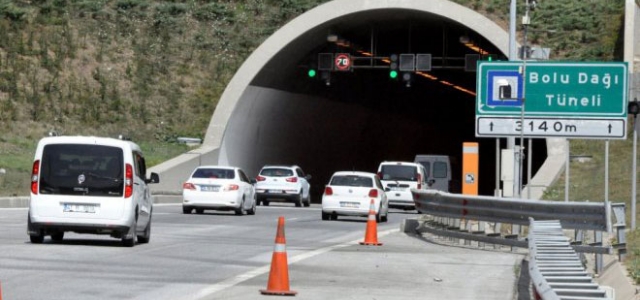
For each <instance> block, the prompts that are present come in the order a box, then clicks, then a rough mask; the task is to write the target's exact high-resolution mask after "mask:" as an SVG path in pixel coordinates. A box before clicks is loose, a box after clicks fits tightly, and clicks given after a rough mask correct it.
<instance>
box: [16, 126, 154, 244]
mask: <svg viewBox="0 0 640 300" xmlns="http://www.w3.org/2000/svg"><path fill="white" fill-rule="evenodd" d="M145 174H146V165H145V160H144V157H143V155H142V151H141V150H140V147H139V146H138V145H136V144H135V143H133V142H131V141H128V140H125V139H114V138H102V137H88V136H51V137H45V138H43V139H41V140H40V142H39V143H38V147H37V149H36V154H35V158H34V161H33V169H32V173H31V198H30V200H29V213H28V218H27V233H28V234H29V238H30V240H31V242H32V243H35V244H40V243H42V242H43V241H44V237H45V236H47V235H49V236H51V239H52V240H53V241H61V240H62V239H63V237H64V233H65V232H68V231H71V232H76V233H90V234H108V235H110V236H111V237H114V238H118V239H122V244H123V245H124V246H127V247H132V246H133V245H134V244H135V242H136V238H137V241H138V242H139V243H148V242H149V239H150V238H151V212H152V210H153V199H152V198H151V195H150V192H149V188H148V186H147V184H148V183H158V182H159V181H160V179H159V176H158V174H156V173H151V178H146V177H145Z"/></svg>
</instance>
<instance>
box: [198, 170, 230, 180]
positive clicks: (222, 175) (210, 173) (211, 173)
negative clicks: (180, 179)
mask: <svg viewBox="0 0 640 300" xmlns="http://www.w3.org/2000/svg"><path fill="white" fill-rule="evenodd" d="M191 177H192V178H218V179H234V178H235V172H234V171H233V170H231V169H214V168H199V169H197V170H196V171H195V172H194V173H193V176H191Z"/></svg>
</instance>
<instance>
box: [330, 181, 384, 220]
mask: <svg viewBox="0 0 640 300" xmlns="http://www.w3.org/2000/svg"><path fill="white" fill-rule="evenodd" d="M372 199H373V203H374V207H373V208H374V211H375V213H376V221H377V222H380V221H382V222H386V221H387V217H388V215H389V201H388V200H387V195H386V194H385V192H384V189H383V188H382V184H381V183H380V179H379V178H378V175H376V174H374V173H367V172H357V171H341V172H336V173H334V174H333V176H331V180H330V181H329V184H328V185H327V186H326V187H325V188H324V194H323V195H322V220H325V221H326V220H329V219H333V220H337V219H338V216H339V215H341V216H361V217H367V216H368V215H369V209H370V207H371V200H372Z"/></svg>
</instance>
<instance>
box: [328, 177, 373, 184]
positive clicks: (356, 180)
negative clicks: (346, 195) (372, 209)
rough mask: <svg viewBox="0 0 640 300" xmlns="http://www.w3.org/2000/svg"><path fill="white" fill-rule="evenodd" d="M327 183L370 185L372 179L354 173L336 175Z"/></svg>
mask: <svg viewBox="0 0 640 300" xmlns="http://www.w3.org/2000/svg"><path fill="white" fill-rule="evenodd" d="M329 185H333V186H362V187H372V186H373V179H371V178H370V177H364V176H356V175H346V176H343V175H336V176H333V178H331V182H330V183H329Z"/></svg>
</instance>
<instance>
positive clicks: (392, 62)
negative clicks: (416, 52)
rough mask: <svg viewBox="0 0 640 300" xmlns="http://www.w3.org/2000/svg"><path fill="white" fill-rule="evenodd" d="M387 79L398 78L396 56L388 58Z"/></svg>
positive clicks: (392, 55)
mask: <svg viewBox="0 0 640 300" xmlns="http://www.w3.org/2000/svg"><path fill="white" fill-rule="evenodd" d="M389 78H391V79H396V78H398V55H397V54H391V55H390V56H389Z"/></svg>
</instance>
